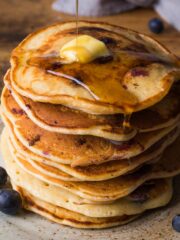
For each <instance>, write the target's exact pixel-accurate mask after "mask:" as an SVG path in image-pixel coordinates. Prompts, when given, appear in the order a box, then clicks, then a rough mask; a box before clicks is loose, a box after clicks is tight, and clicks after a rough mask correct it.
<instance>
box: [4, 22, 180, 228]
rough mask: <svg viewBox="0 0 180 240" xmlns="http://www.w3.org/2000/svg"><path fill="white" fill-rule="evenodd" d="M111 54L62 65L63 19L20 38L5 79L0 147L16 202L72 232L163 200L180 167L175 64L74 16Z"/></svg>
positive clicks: (68, 32)
mask: <svg viewBox="0 0 180 240" xmlns="http://www.w3.org/2000/svg"><path fill="white" fill-rule="evenodd" d="M79 34H80V35H81V34H87V35H91V36H93V37H95V38H97V39H99V40H101V41H103V42H104V43H105V44H106V46H107V47H108V49H109V50H110V51H111V53H112V56H111V57H102V58H98V59H96V60H95V61H93V62H91V63H88V64H80V63H72V64H63V63H62V62H61V59H60V58H59V50H60V48H61V47H62V46H63V45H64V44H65V43H66V42H68V41H70V40H71V39H73V38H75V36H76V23H74V22H70V23H62V24H56V25H54V26H51V27H48V28H44V29H42V30H40V31H38V32H36V33H34V34H32V35H30V36H28V37H27V38H26V39H25V40H24V41H23V42H22V43H21V44H20V45H19V46H18V47H17V48H16V49H15V50H14V51H13V53H12V56H11V69H10V70H9V71H8V72H7V74H6V76H5V80H4V82H5V87H4V89H3V93H2V97H1V115H2V119H3V121H4V123H5V129H4V131H3V133H2V137H1V151H2V154H3V157H4V161H5V164H6V169H7V172H8V174H9V176H10V179H11V183H12V186H13V188H14V189H16V190H17V191H19V192H20V194H21V196H22V198H23V202H24V208H26V209H28V210H31V211H33V212H36V213H38V214H40V215H42V216H45V217H47V218H48V219H51V220H53V221H55V222H58V223H62V224H65V225H70V226H73V227H77V228H105V227H111V226H116V225H120V224H124V223H127V222H129V221H131V220H133V219H134V218H136V217H138V216H139V215H140V214H142V213H144V212H145V211H146V210H148V209H154V208H157V207H160V206H164V205H166V204H167V203H168V202H169V201H170V199H171V197H172V194H173V190H172V178H173V177H174V176H176V175H177V174H179V173H180V161H179V155H180V146H179V144H180V139H178V135H179V131H180V129H179V118H180V97H179V94H180V85H179V84H178V81H177V80H178V76H179V75H180V74H179V73H180V72H179V68H178V64H179V63H178V60H177V59H176V57H175V56H174V55H172V54H171V53H169V52H168V51H167V50H166V49H164V47H162V46H161V45H160V44H159V43H157V42H156V41H154V40H152V39H151V38H149V37H147V36H144V35H142V34H139V33H136V32H133V31H130V30H127V29H123V28H120V27H117V26H111V25H108V24H104V23H88V22H79Z"/></svg>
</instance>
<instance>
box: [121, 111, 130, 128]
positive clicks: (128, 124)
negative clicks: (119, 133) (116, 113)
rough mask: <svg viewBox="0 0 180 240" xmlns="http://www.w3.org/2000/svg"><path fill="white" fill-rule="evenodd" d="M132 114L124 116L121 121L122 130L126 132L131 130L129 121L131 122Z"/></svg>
mask: <svg viewBox="0 0 180 240" xmlns="http://www.w3.org/2000/svg"><path fill="white" fill-rule="evenodd" d="M131 116H132V114H124V120H123V124H122V126H123V130H124V132H126V131H127V130H129V129H130V128H131V124H130V120H131Z"/></svg>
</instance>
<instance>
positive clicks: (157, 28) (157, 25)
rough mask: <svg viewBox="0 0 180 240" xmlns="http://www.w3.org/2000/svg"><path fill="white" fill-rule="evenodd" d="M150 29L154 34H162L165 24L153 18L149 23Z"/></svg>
mask: <svg viewBox="0 0 180 240" xmlns="http://www.w3.org/2000/svg"><path fill="white" fill-rule="evenodd" d="M149 29H150V30H151V31H152V32H153V33H157V34H158V33H161V32H162V31H163V30H164V24H163V22H162V21H161V20H160V19H158V18H153V19H151V20H150V21H149Z"/></svg>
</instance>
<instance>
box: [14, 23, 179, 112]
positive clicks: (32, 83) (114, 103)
mask: <svg viewBox="0 0 180 240" xmlns="http://www.w3.org/2000/svg"><path fill="white" fill-rule="evenodd" d="M83 34H87V35H91V36H93V37H95V38H97V39H100V40H102V41H104V42H105V44H106V45H107V47H108V49H109V50H110V52H111V53H112V56H113V58H111V59H104V58H103V59H102V58H100V59H97V60H95V61H94V62H91V63H88V64H79V63H73V64H66V65H65V64H62V60H61V59H60V57H59V51H60V49H61V47H62V46H63V45H64V44H65V43H66V42H68V41H70V40H71V39H73V38H75V36H76V23H75V22H68V23H60V24H56V25H53V26H51V27H47V28H44V29H42V30H40V31H38V32H36V33H34V34H31V35H30V36H28V37H27V38H26V39H25V40H24V41H23V42H22V43H21V44H20V45H19V46H18V47H17V48H16V49H15V50H14V51H13V53H12V57H11V65H12V70H11V80H12V85H13V88H14V89H15V90H16V91H17V92H18V93H20V94H21V95H23V96H26V97H29V98H31V99H32V100H34V101H40V102H49V103H54V104H62V105H66V106H68V107H72V108H77V109H80V110H83V111H85V112H89V113H95V114H113V113H129V112H134V111H139V110H142V109H145V108H147V107H149V106H151V105H154V104H155V103H157V102H159V101H160V100H161V99H162V98H163V97H164V96H165V95H166V94H167V93H168V91H169V89H170V88H171V86H172V84H173V82H174V80H175V76H176V75H177V74H179V70H178V69H177V65H178V63H177V59H176V57H175V56H173V55H172V54H170V53H169V52H168V51H167V50H166V49H164V48H163V47H162V46H161V45H160V44H159V43H157V42H156V41H154V40H152V39H151V38H149V37H147V36H145V35H142V34H139V33H136V32H133V31H130V30H127V29H124V28H120V27H117V26H112V25H108V24H104V23H92V22H91V23H90V22H79V35H83ZM62 74H66V75H69V76H70V77H71V80H70V79H67V78H65V77H64V76H63V77H62ZM72 77H73V78H74V79H75V80H72Z"/></svg>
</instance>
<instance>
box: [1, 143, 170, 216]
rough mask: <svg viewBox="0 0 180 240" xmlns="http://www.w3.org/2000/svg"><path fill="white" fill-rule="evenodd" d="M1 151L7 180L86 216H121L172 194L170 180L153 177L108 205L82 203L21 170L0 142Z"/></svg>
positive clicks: (157, 203)
mask: <svg viewBox="0 0 180 240" xmlns="http://www.w3.org/2000/svg"><path fill="white" fill-rule="evenodd" d="M2 152H3V156H4V159H5V163H6V169H7V171H8V173H9V176H10V178H11V181H12V182H13V183H15V184H17V185H18V186H20V187H22V188H24V189H26V190H27V191H28V192H29V193H31V194H32V195H33V196H35V197H37V198H39V199H41V200H43V201H46V202H49V203H51V204H53V205H56V206H59V207H63V208H65V209H68V210H71V211H75V212H78V213H81V214H83V215H85V216H88V217H98V218H101V217H116V216H122V215H136V214H140V213H142V212H144V211H145V210H147V209H152V208H157V207H159V206H162V205H166V204H167V203H168V202H169V201H170V199H171V197H172V181H171V180H169V179H166V180H156V181H154V182H153V183H147V184H145V185H143V186H140V187H139V188H138V189H136V191H135V192H133V193H132V194H130V195H129V196H127V197H125V198H121V199H119V200H117V201H115V202H112V203H109V204H99V203H93V204H91V203H86V202H85V200H83V199H81V198H80V197H78V196H76V195H74V194H71V193H69V192H68V191H65V190H63V189H61V188H58V187H54V186H53V185H51V184H50V185H49V186H47V185H46V184H45V182H43V181H41V180H38V179H37V178H35V177H32V176H31V175H30V174H27V173H26V172H24V171H23V170H22V169H21V168H20V167H18V165H17V164H16V162H14V161H13V158H12V155H11V153H10V152H9V150H8V145H7V143H5V144H4V141H3V142H2Z"/></svg>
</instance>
